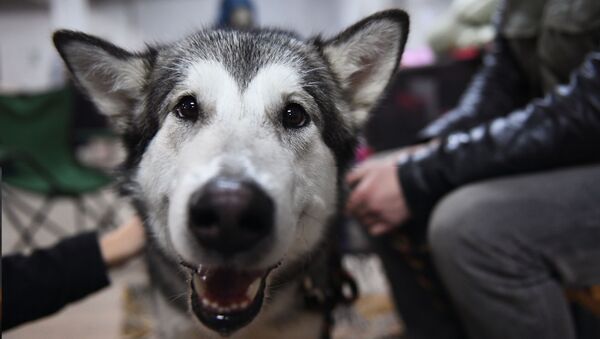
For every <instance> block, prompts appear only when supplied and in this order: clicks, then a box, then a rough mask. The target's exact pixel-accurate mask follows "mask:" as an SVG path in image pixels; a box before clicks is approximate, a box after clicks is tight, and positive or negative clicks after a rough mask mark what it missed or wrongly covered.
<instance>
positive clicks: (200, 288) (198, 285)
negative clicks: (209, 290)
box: [192, 276, 206, 295]
mask: <svg viewBox="0 0 600 339" xmlns="http://www.w3.org/2000/svg"><path fill="white" fill-rule="evenodd" d="M192 279H193V282H194V288H195V289H196V292H197V293H198V294H199V295H204V292H205V291H206V286H205V284H204V282H203V281H202V279H201V278H200V277H198V276H194V277H193V278H192Z"/></svg>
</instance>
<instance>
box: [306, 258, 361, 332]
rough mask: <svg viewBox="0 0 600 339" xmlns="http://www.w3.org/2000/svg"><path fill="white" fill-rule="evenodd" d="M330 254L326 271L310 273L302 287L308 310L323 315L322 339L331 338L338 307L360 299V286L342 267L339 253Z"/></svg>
mask: <svg viewBox="0 0 600 339" xmlns="http://www.w3.org/2000/svg"><path fill="white" fill-rule="evenodd" d="M330 252H331V253H329V256H328V258H327V259H328V260H327V266H328V267H327V268H326V269H325V271H323V270H321V271H319V272H315V271H314V270H313V271H311V272H308V274H306V275H305V276H304V277H303V279H302V283H301V285H300V288H301V292H302V294H303V296H304V304H305V306H306V308H307V309H309V310H311V311H316V312H321V313H322V314H323V317H324V320H325V326H323V329H322V332H321V338H322V339H329V338H331V332H332V330H333V327H334V325H335V320H334V317H333V311H334V309H335V308H336V307H337V306H338V305H350V304H352V303H353V302H354V301H355V300H356V299H357V298H358V285H357V284H356V281H355V280H354V278H353V277H352V276H351V275H350V274H349V273H348V271H346V270H345V269H344V268H343V267H342V260H341V256H340V255H339V252H335V251H334V250H332V251H330ZM323 272H327V273H326V277H323ZM323 278H325V279H323Z"/></svg>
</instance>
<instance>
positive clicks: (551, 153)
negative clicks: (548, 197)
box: [398, 51, 600, 216]
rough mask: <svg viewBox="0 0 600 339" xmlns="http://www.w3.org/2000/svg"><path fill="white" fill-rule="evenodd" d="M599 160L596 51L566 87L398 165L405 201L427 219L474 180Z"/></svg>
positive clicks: (599, 91) (598, 64)
mask: <svg viewBox="0 0 600 339" xmlns="http://www.w3.org/2000/svg"><path fill="white" fill-rule="evenodd" d="M597 161H600V51H596V52H592V53H590V54H588V57H587V58H586V61H585V62H584V63H583V64H582V66H580V68H579V69H578V70H577V71H576V72H574V74H573V75H572V77H571V82H570V83H569V85H567V86H562V87H558V88H557V90H556V92H555V93H551V94H548V95H546V96H545V97H544V98H542V99H538V100H534V101H533V102H531V103H530V104H529V105H527V106H526V107H525V108H524V109H520V110H516V111H513V112H512V113H510V114H508V115H507V116H504V117H498V118H495V119H492V120H490V121H489V122H486V123H482V124H479V125H477V126H475V127H473V128H470V129H466V130H464V131H461V132H455V133H452V134H450V135H448V136H445V137H442V138H440V139H439V143H435V144H433V143H432V144H430V146H428V147H427V148H425V149H424V150H422V151H421V152H418V153H416V154H414V155H412V156H410V157H408V158H406V159H405V160H403V161H402V162H401V163H400V164H399V166H398V173H399V178H400V182H401V184H402V187H403V189H404V193H405V196H406V199H407V203H408V205H409V207H410V208H411V210H412V211H413V214H414V215H415V216H419V215H426V214H428V213H429V212H430V210H431V209H432V208H433V206H434V204H435V203H436V202H437V201H438V200H439V199H440V198H441V197H442V196H443V195H444V194H446V193H447V192H449V191H451V190H452V189H454V188H456V187H458V186H461V185H464V184H467V183H471V182H474V181H478V180H482V179H486V178H492V177H498V176H503V175H510V174H516V173H525V172H532V171H540V170H547V169H551V168H555V167H560V166H569V165H575V164H583V163H589V162H597Z"/></svg>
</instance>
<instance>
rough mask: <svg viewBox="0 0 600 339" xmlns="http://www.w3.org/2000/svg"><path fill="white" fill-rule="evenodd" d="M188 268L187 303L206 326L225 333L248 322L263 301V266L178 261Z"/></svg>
mask: <svg viewBox="0 0 600 339" xmlns="http://www.w3.org/2000/svg"><path fill="white" fill-rule="evenodd" d="M182 266H184V267H185V268H187V269H188V271H189V272H190V289H191V307H192V311H193V313H194V315H195V316H196V317H197V318H198V320H200V322H202V323H203V324H204V325H205V326H206V327H208V328H210V329H212V330H214V331H216V332H219V333H220V334H222V335H228V334H230V333H232V332H235V331H236V330H238V329H240V328H242V327H244V326H246V325H247V324H248V323H250V322H251V321H252V320H253V319H254V318H255V317H256V316H257V315H258V313H259V312H260V309H261V307H262V304H263V299H264V294H265V287H266V280H267V277H268V276H269V273H271V271H272V270H273V269H274V268H275V267H276V266H274V267H271V268H269V269H266V270H247V271H242V270H235V269H232V268H224V267H219V268H205V267H198V268H194V267H193V266H191V265H189V264H186V263H182Z"/></svg>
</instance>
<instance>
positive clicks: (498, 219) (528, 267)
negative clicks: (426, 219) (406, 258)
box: [427, 164, 600, 339]
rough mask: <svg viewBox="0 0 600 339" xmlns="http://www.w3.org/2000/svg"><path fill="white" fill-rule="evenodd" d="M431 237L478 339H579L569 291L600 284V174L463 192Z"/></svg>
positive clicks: (434, 220)
mask: <svg viewBox="0 0 600 339" xmlns="http://www.w3.org/2000/svg"><path fill="white" fill-rule="evenodd" d="M427 237H428V240H429V245H430V248H431V252H432V254H433V262H434V266H435V268H436V271H437V273H438V274H439V275H440V276H441V279H442V281H443V285H444V286H445V288H446V290H447V291H448V292H449V294H450V297H451V299H452V301H453V304H454V307H455V309H456V311H457V312H458V314H459V318H460V320H461V322H462V325H463V327H464V329H465V331H466V332H467V334H468V337H469V338H473V339H482V338H485V339H495V338H498V339H506V338H511V339H520V338H523V339H525V338H539V339H542V338H543V339H553V338H556V339H569V338H575V329H574V325H573V320H572V317H571V314H570V309H569V305H568V303H567V301H566V299H565V296H564V287H565V286H574V287H577V286H589V285H592V284H600V165H597V164H596V165H590V166H583V167H576V168H569V169H561V170H556V171H551V172H543V173H536V174H529V175H523V176H517V177H509V178H503V179H497V180H491V181H485V182H481V183H477V184H473V185H469V186H466V187H463V188H460V189H458V190H456V191H455V192H453V193H451V194H450V195H448V196H447V197H445V198H444V199H443V200H442V201H441V202H440V203H439V204H438V205H437V207H436V209H435V211H434V213H433V215H432V216H431V219H430V223H429V230H428V234H427Z"/></svg>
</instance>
